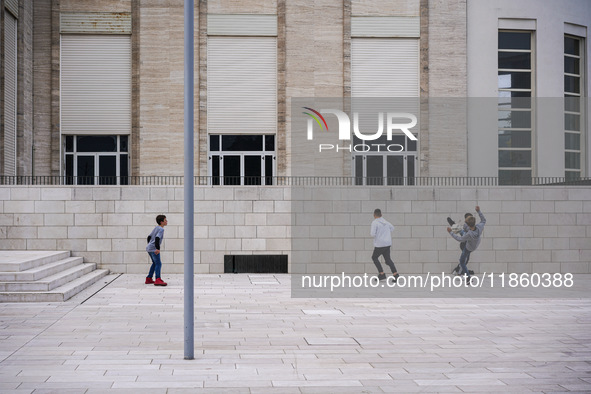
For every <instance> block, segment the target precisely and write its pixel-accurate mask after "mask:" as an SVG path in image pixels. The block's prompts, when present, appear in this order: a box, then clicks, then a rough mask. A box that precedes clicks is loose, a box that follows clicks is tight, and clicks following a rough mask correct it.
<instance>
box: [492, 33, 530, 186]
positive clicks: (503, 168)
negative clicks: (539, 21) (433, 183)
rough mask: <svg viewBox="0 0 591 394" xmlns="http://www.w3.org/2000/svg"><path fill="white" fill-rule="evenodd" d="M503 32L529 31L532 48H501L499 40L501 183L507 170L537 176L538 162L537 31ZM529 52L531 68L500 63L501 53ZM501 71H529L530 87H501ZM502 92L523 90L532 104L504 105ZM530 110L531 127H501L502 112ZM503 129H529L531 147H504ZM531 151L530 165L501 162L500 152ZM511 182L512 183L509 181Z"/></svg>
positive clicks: (498, 162)
mask: <svg viewBox="0 0 591 394" xmlns="http://www.w3.org/2000/svg"><path fill="white" fill-rule="evenodd" d="M501 33H528V34H529V36H530V49H504V48H499V46H500V43H499V42H497V91H498V98H499V103H498V107H497V133H498V136H497V172H498V174H499V184H501V182H502V180H501V172H507V171H514V172H517V171H530V178H533V177H535V174H536V172H537V166H536V164H537V162H536V150H535V147H536V139H537V135H536V103H535V99H534V98H535V97H536V56H535V53H536V52H535V48H536V31H535V30H529V29H524V30H520V29H498V30H497V34H501ZM500 52H503V53H529V54H530V68H529V69H515V68H501V67H500V65H499V63H498V57H499V53H500ZM501 72H528V73H529V74H530V88H512V87H510V88H501V87H499V75H500V73H501ZM501 92H508V93H509V94H512V92H523V93H529V94H530V106H529V108H519V107H518V108H516V107H513V106H512V103H511V104H510V105H509V106H508V107H504V106H503V105H502V104H501V102H502V100H501V99H503V98H504V97H503V96H501ZM506 111H510V112H529V113H530V114H531V115H530V127H528V128H517V127H501V126H500V124H499V123H500V120H501V119H500V114H501V112H506ZM502 131H509V132H512V131H529V132H530V147H529V148H524V147H502V146H501V145H500V141H499V136H500V135H501V132H502ZM502 151H503V152H530V165H529V166H512V167H508V166H501V163H500V153H501V152H502ZM509 184H511V183H509Z"/></svg>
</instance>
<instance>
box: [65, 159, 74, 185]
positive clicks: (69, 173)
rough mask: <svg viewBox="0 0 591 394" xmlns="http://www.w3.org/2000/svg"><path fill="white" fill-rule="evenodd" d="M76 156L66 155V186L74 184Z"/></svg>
mask: <svg viewBox="0 0 591 394" xmlns="http://www.w3.org/2000/svg"><path fill="white" fill-rule="evenodd" d="M73 177H74V155H66V185H73V184H74V178H73Z"/></svg>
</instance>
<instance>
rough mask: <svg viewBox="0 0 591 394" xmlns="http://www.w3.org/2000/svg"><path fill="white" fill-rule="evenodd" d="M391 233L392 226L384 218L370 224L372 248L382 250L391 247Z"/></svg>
mask: <svg viewBox="0 0 591 394" xmlns="http://www.w3.org/2000/svg"><path fill="white" fill-rule="evenodd" d="M392 231H394V226H392V224H391V223H390V222H388V221H387V220H386V219H384V218H377V219H375V220H374V221H373V222H371V233H370V234H371V236H372V237H373V246H375V247H376V248H383V247H385V246H392Z"/></svg>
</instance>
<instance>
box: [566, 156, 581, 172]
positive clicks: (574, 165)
mask: <svg viewBox="0 0 591 394" xmlns="http://www.w3.org/2000/svg"><path fill="white" fill-rule="evenodd" d="M564 168H568V169H575V170H578V169H580V168H581V154H580V153H578V152H564Z"/></svg>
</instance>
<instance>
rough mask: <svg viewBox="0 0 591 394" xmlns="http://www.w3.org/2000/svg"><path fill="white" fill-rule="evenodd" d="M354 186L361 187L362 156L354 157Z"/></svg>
mask: <svg viewBox="0 0 591 394" xmlns="http://www.w3.org/2000/svg"><path fill="white" fill-rule="evenodd" d="M355 184H356V185H363V156H355Z"/></svg>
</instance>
